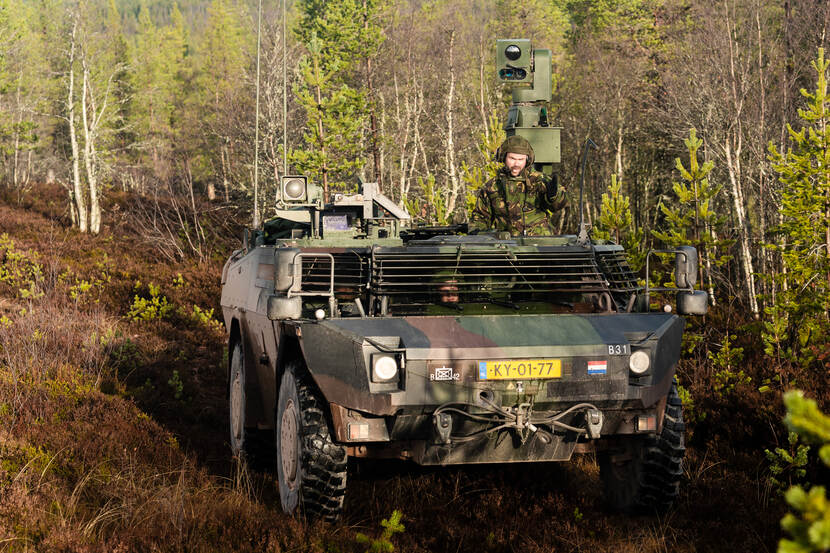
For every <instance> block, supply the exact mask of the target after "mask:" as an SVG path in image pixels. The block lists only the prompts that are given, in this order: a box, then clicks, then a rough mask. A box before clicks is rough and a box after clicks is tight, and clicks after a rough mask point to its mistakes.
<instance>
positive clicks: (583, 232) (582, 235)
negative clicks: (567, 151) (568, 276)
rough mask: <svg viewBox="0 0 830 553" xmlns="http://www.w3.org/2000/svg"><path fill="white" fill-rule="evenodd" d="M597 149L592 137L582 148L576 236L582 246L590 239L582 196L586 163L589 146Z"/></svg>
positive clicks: (577, 241)
mask: <svg viewBox="0 0 830 553" xmlns="http://www.w3.org/2000/svg"><path fill="white" fill-rule="evenodd" d="M589 146H590V147H591V148H593V149H594V150H597V149H599V148H597V145H596V144H595V143H594V141H593V140H591V139H590V137H589V138H588V139H587V140H586V141H585V147H584V148H583V150H582V174H581V175H580V176H579V235H578V236H577V237H576V243H577V244H579V245H580V246H587V245H588V242H589V241H590V239H589V237H588V223H586V222H585V210H584V208H583V202H582V197H583V195H584V192H585V164H586V162H587V161H588V147H589Z"/></svg>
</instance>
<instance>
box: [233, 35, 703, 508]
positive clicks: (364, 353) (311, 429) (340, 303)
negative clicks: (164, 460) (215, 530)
mask: <svg viewBox="0 0 830 553" xmlns="http://www.w3.org/2000/svg"><path fill="white" fill-rule="evenodd" d="M498 48H499V52H500V53H499V56H500V58H499V59H500V60H501V62H502V70H501V71H500V75H501V78H502V79H503V80H510V79H513V80H518V79H517V78H515V77H514V76H516V75H518V76H520V77H521V78H522V79H524V78H526V76H527V74H528V73H530V72H531V70H532V69H533V64H534V60H535V68H536V71H535V72H536V74H537V76H536V79H537V80H538V74H539V68H540V66H544V65H548V66H549V65H550V62H549V59H550V53H549V52H548V51H544V50H542V51H539V50H537V51H535V52H534V51H531V50H530V44H529V43H528V42H527V41H512V40H511V41H500V42H499V45H498ZM516 50H518V51H519V52H518V55H517V52H516ZM546 56H547V57H546ZM505 60H506V61H505ZM540 60H541V61H540ZM522 64H524V65H522ZM523 68H524V69H523ZM522 71H524V72H525V73H524V75H522ZM542 73H544V72H542ZM542 80H543V81H544V80H546V81H547V82H548V83H549V82H550V75H549V73H548V74H547V75H542ZM534 86H535V85H531V88H530V89H528V90H530V92H528V90H524V91H522V94H525V97H520V98H519V99H518V101H515V100H516V98H515V95H514V101H515V102H514V107H513V108H511V112H510V114H509V116H508V125H507V131H508V134H512V133H519V134H521V135H522V136H525V137H526V138H528V140H530V141H531V142H532V143H533V145H534V149H536V150H537V152H539V154H540V155H538V156H537V162H538V164H537V168H539V169H540V170H543V171H547V172H548V173H551V172H552V169H553V165H554V164H556V163H558V161H559V160H558V157H559V134H558V133H559V129H557V128H555V127H550V126H547V122H546V115H545V114H544V106H543V105H538V104H542V103H543V102H539V101H538V100H536V99H533V98H530V99H528V98H527V95H528V94H536V92H533V87H534ZM541 96H542V97H543V99H544V97H545V96H547V98H548V99H549V96H550V91H549V88H548V90H547V91H546V92H544V93H543V94H541ZM534 102H538V104H536V105H534ZM534 110H535V111H534ZM280 188H281V189H280V197H279V200H278V211H277V217H276V218H274V219H272V220H270V221H268V222H266V223H265V224H264V225H263V228H261V229H258V230H255V231H253V232H251V233H250V234H248V235H247V236H246V239H245V241H244V244H243V247H242V248H241V249H239V250H237V251H235V252H234V253H233V254H232V255H231V257H230V259H229V260H228V262H227V263H226V265H225V267H224V269H223V272H222V299H221V304H222V309H223V314H224V319H225V324H226V328H227V330H228V333H229V338H228V339H229V342H228V348H229V356H228V357H229V363H228V397H229V420H230V443H231V447H232V449H233V451H234V453H235V454H238V455H243V454H247V455H253V454H254V453H255V451H254V448H252V447H251V442H252V436H253V433H254V432H256V431H265V432H267V433H270V436H271V437H272V439H273V443H274V445H275V450H276V460H275V461H274V460H272V461H271V463H272V465H275V467H276V473H277V478H278V482H279V492H280V499H281V503H282V507H283V509H284V510H285V511H286V512H289V513H292V512H295V511H297V510H298V509H302V510H304V511H305V512H306V513H308V514H311V515H313V516H316V517H321V518H323V519H327V520H334V519H336V518H337V517H338V516H339V514H340V512H341V511H342V507H343V501H344V495H345V492H346V479H347V460H348V458H349V457H375V458H400V459H408V460H411V461H414V462H415V463H419V464H422V465H458V464H462V465H463V464H472V463H515V462H529V461H535V462H540V461H568V460H570V459H571V458H572V456H573V455H574V454H575V453H577V454H578V453H586V452H596V454H597V457H598V459H599V463H600V469H601V476H602V480H603V483H604V487H605V492H606V497H607V500H608V503H609V504H610V505H611V506H612V507H615V508H618V509H623V510H631V509H638V508H643V507H645V508H654V507H657V508H661V507H665V506H668V505H669V504H670V503H671V502H672V500H673V499H674V498H675V497H676V495H677V493H678V484H679V481H680V477H681V475H682V467H681V465H682V460H683V455H684V451H685V447H684V425H683V414H682V405H681V401H680V399H679V397H678V395H677V392H676V389H675V384H674V381H673V378H674V372H675V368H676V365H677V362H678V359H679V357H680V342H681V337H682V334H683V328H684V319H683V317H682V316H681V315H683V314H702V313H704V312H705V310H706V305H707V302H706V294H705V293H704V292H701V291H696V290H694V285H695V283H696V277H697V253H696V251H695V250H694V248H691V247H683V248H679V249H678V250H676V251H674V252H673V254H674V273H675V275H674V284H675V286H674V287H672V288H671V293H673V294H676V309H675V311H676V312H677V314H676V313H675V312H674V311H672V307H671V305H665V306H658V307H657V308H653V306H652V301H651V299H652V298H651V297H650V294H651V293H652V292H654V291H655V290H658V289H655V288H650V287H649V285H648V282H647V281H646V282H645V284H643V283H641V282H640V281H639V280H638V276H637V275H636V274H634V273H633V271H632V270H631V268H630V267H629V265H628V263H627V261H626V257H625V252H624V251H623V248H622V247H621V246H618V245H615V244H608V243H606V244H599V243H596V242H594V241H592V240H591V239H590V237H589V236H588V235H587V233H586V232H585V229H584V228H583V229H582V231H583V232H580V234H579V235H564V236H542V237H526V236H510V235H508V234H507V233H498V232H479V233H466V232H465V228H464V226H452V227H426V228H424V227H421V228H416V227H413V226H412V225H411V224H410V222H409V216H408V214H407V213H406V212H405V211H403V210H401V209H400V208H399V207H398V206H397V205H396V204H395V203H394V202H392V201H391V200H389V199H388V198H386V197H385V196H383V195H382V194H381V193H380V191H379V190H378V187H377V186H376V185H375V184H372V183H366V184H363V186H362V189H361V190H360V191H359V193H356V194H335V195H334V196H333V198H331V201H329V202H324V201H323V197H322V192H321V189H320V187H319V186H317V185H315V184H313V183H311V182H308V180H307V179H306V178H305V177H303V176H286V177H284V178H283V179H282V182H281V187H280ZM664 255H665V252H664ZM659 290H661V291H662V292H664V293H665V292H666V290H667V289H666V288H662V289H659Z"/></svg>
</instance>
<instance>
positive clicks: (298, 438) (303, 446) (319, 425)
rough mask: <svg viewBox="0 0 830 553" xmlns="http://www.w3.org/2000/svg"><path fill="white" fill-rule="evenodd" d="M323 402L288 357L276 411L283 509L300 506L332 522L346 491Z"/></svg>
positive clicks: (342, 461)
mask: <svg viewBox="0 0 830 553" xmlns="http://www.w3.org/2000/svg"><path fill="white" fill-rule="evenodd" d="M323 405H324V404H323V402H322V401H321V399H320V397H319V396H318V394H317V392H316V390H315V389H314V387H313V384H312V383H311V382H310V379H309V377H308V376H307V375H305V374H304V371H303V368H302V366H301V365H299V364H298V363H295V362H292V363H289V364H288V366H286V368H285V371H284V372H283V375H282V380H281V382H280V392H279V399H278V401H277V416H276V421H275V422H276V424H275V427H276V444H277V478H278V480H279V488H280V502H281V503H282V509H283V511H285V512H286V513H289V514H291V513H294V512H295V511H297V508H298V507H300V506H302V508H303V509H304V510H305V513H306V514H307V515H308V516H310V517H312V518H320V519H323V520H326V521H329V522H334V521H335V520H337V518H338V517H339V516H340V513H341V512H342V510H343V499H344V497H345V495H346V467H347V464H346V461H347V457H346V448H345V447H343V446H340V445H337V444H335V443H334V441H333V440H332V437H331V432H330V431H329V425H328V422H327V420H326V415H325V412H324V411H323Z"/></svg>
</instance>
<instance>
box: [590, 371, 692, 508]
mask: <svg viewBox="0 0 830 553" xmlns="http://www.w3.org/2000/svg"><path fill="white" fill-rule="evenodd" d="M685 430H686V425H685V424H684V423H683V403H682V402H681V400H680V397H679V396H678V395H677V387H676V383H672V386H671V389H670V390H669V395H668V398H667V400H666V410H665V417H664V418H663V429H662V430H661V431H660V434H658V435H654V436H648V437H637V438H632V439H631V440H629V441H628V442H627V443H626V447H625V448H624V449H623V450H616V451H608V452H604V453H603V454H601V455H600V457H599V468H600V476H601V477H602V481H603V486H604V488H605V498H606V501H607V502H608V504H609V506H610V507H611V508H613V509H615V510H621V511H649V510H652V511H653V510H658V511H663V510H666V509H668V508H669V507H671V505H672V503H674V500H675V499H677V495H678V493H679V490H680V479H681V477H682V476H683V457H684V455H685V453H686V445H685V438H684V432H685Z"/></svg>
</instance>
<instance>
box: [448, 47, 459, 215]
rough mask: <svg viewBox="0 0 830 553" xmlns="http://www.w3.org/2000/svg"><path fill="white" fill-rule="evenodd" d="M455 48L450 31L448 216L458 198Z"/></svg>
mask: <svg viewBox="0 0 830 553" xmlns="http://www.w3.org/2000/svg"><path fill="white" fill-rule="evenodd" d="M454 47H455V31H454V30H453V31H450V48H449V62H450V65H449V69H450V88H449V91H448V92H447V151H446V157H445V159H446V164H447V176H448V178H449V184H450V188H449V190H448V193H447V196H446V208H447V214H448V215H449V214H451V213H452V212H453V211H454V210H455V202H456V200H457V198H458V172H457V171H456V168H455V139H454V136H453V135H454V133H455V128H454V126H453V110H454V108H455V102H454V98H455V68H454V67H453V50H454Z"/></svg>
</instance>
